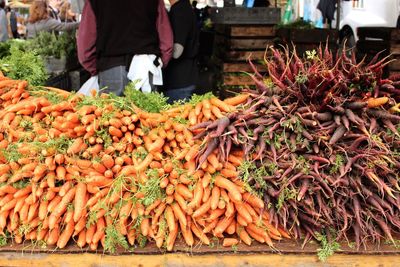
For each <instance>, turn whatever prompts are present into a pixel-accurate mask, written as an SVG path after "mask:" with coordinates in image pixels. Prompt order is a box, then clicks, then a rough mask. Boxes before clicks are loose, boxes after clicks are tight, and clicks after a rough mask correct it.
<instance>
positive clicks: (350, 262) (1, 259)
mask: <svg viewBox="0 0 400 267" xmlns="http://www.w3.org/2000/svg"><path fill="white" fill-rule="evenodd" d="M277 263H279V264H277ZM0 265H1V266H9V267H11V266H69V267H70V266H74V267H85V266H115V267H128V266H129V267H132V266H134V267H139V266H141V267H142V266H146V267H156V266H157V267H159V266H182V267H183V266H204V267H212V266H220V267H228V266H248V267H256V266H265V267H272V266H280V267H289V266H299V267H300V266H307V267H318V266H324V267H394V266H399V256H397V255H392V256H387V255H369V256H366V255H342V254H335V255H334V256H332V257H330V258H328V260H327V261H326V262H324V263H321V262H320V261H318V259H317V257H316V256H315V255H297V254H283V255H282V254H271V253H270V254H249V255H241V254H234V253H230V254H228V255H226V254H213V255H202V256H193V255H191V254H190V251H188V252H187V253H183V254H163V255H124V256H108V255H102V253H99V254H97V255H96V254H84V253H82V254H70V255H67V256H66V255H62V254H56V253H54V254H39V255H36V254H30V253H26V254H21V253H6V254H2V255H0Z"/></svg>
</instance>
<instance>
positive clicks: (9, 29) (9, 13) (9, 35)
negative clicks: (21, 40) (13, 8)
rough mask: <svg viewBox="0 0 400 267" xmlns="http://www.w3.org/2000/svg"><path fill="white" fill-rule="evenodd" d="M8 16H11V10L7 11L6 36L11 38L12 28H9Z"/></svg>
mask: <svg viewBox="0 0 400 267" xmlns="http://www.w3.org/2000/svg"><path fill="white" fill-rule="evenodd" d="M10 18H11V12H8V13H7V30H8V37H9V38H12V37H13V34H12V30H11V22H10Z"/></svg>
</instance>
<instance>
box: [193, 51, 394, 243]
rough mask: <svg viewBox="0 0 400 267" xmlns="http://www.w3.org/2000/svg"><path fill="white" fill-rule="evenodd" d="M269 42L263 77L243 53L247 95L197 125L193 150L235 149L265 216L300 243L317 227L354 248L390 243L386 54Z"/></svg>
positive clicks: (390, 90) (390, 89)
mask: <svg viewBox="0 0 400 267" xmlns="http://www.w3.org/2000/svg"><path fill="white" fill-rule="evenodd" d="M270 52H271V53H270V54H271V56H270V57H269V58H268V59H266V60H265V66H266V68H267V70H268V77H263V76H262V75H260V73H259V72H258V71H257V69H256V68H255V67H254V65H253V64H252V63H251V62H250V64H251V65H252V67H253V69H254V75H252V78H253V80H254V81H255V84H256V87H255V88H252V89H247V90H246V93H247V94H248V95H249V98H248V101H247V103H246V104H245V105H243V106H242V108H241V109H238V110H237V111H235V112H234V113H231V114H229V115H228V116H227V117H224V118H221V119H219V121H218V123H213V124H212V125H208V126H209V127H207V128H203V129H204V131H205V133H203V134H202V135H205V136H206V138H205V140H206V141H205V147H204V149H203V153H204V154H203V155H200V157H199V158H200V159H201V158H206V157H207V154H208V153H211V152H212V151H213V150H214V149H215V148H218V149H219V153H218V154H219V155H222V157H223V155H228V154H229V151H231V150H232V149H236V148H240V149H243V151H244V152H245V155H246V156H247V159H246V161H245V162H244V163H243V164H242V166H241V168H240V169H241V178H242V179H243V181H244V182H246V183H247V184H248V185H249V186H250V188H251V190H253V191H254V192H256V193H258V194H260V196H262V197H263V199H264V201H265V203H267V205H266V209H268V210H267V212H269V218H270V222H271V223H272V224H274V225H276V226H278V225H283V226H284V228H285V230H286V231H288V232H290V233H291V234H292V235H293V236H294V237H295V238H296V239H304V244H305V243H306V242H307V241H309V240H311V239H312V238H315V239H318V238H319V236H320V234H323V235H325V236H326V239H327V240H328V242H333V241H343V240H346V241H348V242H355V246H356V248H357V249H359V248H360V247H361V246H362V245H365V244H366V243H368V242H373V243H378V242H383V241H390V242H392V243H395V242H396V241H395V238H394V237H395V236H396V234H399V233H400V185H399V182H400V178H399V177H400V104H398V103H400V77H395V76H393V77H390V78H389V79H384V78H383V77H382V73H383V68H384V67H385V66H386V65H387V64H388V63H389V62H390V61H389V60H388V58H384V59H382V60H378V58H379V55H377V56H376V57H375V58H374V59H373V60H372V61H371V62H368V63H367V62H365V60H362V61H361V62H357V61H356V57H355V55H354V54H353V55H352V56H350V57H349V56H347V53H346V51H345V50H343V52H340V53H338V54H336V55H333V54H332V52H330V51H329V50H328V48H327V47H325V48H322V47H320V48H319V50H318V51H309V52H307V55H306V56H305V57H304V58H300V57H299V56H298V55H297V54H296V53H295V52H293V53H292V52H289V50H288V49H287V48H283V49H276V48H271V49H270ZM195 127H196V126H195ZM196 128H201V126H200V127H196ZM207 148H209V149H207ZM210 151H211V152H210ZM221 160H223V159H221Z"/></svg>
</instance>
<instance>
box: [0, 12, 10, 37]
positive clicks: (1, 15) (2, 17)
mask: <svg viewBox="0 0 400 267" xmlns="http://www.w3.org/2000/svg"><path fill="white" fill-rule="evenodd" d="M0 11H1V12H0V23H1V25H4V24H5V25H7V24H8V23H7V16H6V13H5V11H4V10H0ZM7 28H8V26H7ZM7 39H8V29H3V27H0V41H1V42H3V41H6V40H7Z"/></svg>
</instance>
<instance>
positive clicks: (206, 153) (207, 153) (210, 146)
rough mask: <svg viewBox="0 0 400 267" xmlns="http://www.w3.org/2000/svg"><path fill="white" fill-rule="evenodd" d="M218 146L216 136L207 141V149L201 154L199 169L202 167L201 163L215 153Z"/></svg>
mask: <svg viewBox="0 0 400 267" xmlns="http://www.w3.org/2000/svg"><path fill="white" fill-rule="evenodd" d="M217 147H218V141H217V139H216V138H214V139H211V141H209V142H208V143H207V149H206V150H205V151H204V153H203V154H202V155H201V156H200V158H199V162H198V168H197V169H199V168H200V167H201V165H202V164H203V163H204V162H205V161H206V160H207V158H208V156H210V155H211V154H212V153H213V151H214V149H216V148H217Z"/></svg>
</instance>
